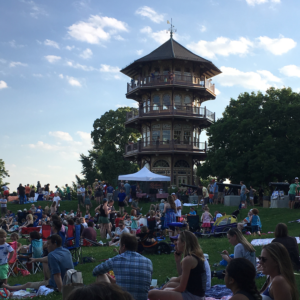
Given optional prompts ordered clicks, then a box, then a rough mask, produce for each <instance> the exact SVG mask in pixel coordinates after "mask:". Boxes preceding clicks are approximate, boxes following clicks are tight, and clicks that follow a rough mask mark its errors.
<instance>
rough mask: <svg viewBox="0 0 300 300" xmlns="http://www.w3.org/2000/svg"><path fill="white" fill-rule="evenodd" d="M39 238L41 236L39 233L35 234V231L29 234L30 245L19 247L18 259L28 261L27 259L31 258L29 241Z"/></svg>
mask: <svg viewBox="0 0 300 300" xmlns="http://www.w3.org/2000/svg"><path fill="white" fill-rule="evenodd" d="M40 238H41V235H40V233H39V232H37V231H32V232H30V234H29V238H28V241H29V242H30V245H24V246H22V247H20V249H19V255H18V258H22V259H27V260H29V258H30V257H32V246H31V241H32V240H39V239H40Z"/></svg>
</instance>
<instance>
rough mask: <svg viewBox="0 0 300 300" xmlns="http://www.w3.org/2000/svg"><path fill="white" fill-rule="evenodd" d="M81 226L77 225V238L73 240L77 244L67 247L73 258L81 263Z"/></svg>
mask: <svg viewBox="0 0 300 300" xmlns="http://www.w3.org/2000/svg"><path fill="white" fill-rule="evenodd" d="M80 229H81V226H80V225H75V237H74V238H73V239H74V241H75V243H74V245H72V246H70V247H66V248H67V249H68V250H69V251H70V252H71V254H72V258H73V260H74V261H75V262H77V263H79V262H81V260H82V249H81V245H80Z"/></svg>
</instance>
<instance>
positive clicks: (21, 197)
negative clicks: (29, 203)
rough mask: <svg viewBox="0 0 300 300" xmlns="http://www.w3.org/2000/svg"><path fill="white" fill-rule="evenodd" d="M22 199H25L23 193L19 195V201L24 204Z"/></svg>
mask: <svg viewBox="0 0 300 300" xmlns="http://www.w3.org/2000/svg"><path fill="white" fill-rule="evenodd" d="M24 200H25V199H24V195H19V201H20V202H19V203H20V204H24Z"/></svg>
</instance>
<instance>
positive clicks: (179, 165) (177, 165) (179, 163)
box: [174, 160, 190, 168]
mask: <svg viewBox="0 0 300 300" xmlns="http://www.w3.org/2000/svg"><path fill="white" fill-rule="evenodd" d="M174 167H175V168H189V167H190V165H189V164H188V163H187V162H186V161H185V160H178V161H177V162H176V163H175V165H174Z"/></svg>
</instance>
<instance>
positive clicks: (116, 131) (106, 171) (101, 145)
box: [80, 107, 140, 184]
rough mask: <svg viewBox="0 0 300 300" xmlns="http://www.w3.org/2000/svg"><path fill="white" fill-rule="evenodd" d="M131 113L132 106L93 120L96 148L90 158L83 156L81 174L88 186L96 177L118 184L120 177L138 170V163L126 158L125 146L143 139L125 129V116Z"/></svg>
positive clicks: (133, 131)
mask: <svg viewBox="0 0 300 300" xmlns="http://www.w3.org/2000/svg"><path fill="white" fill-rule="evenodd" d="M132 110H133V109H132V108H130V107H120V108H118V109H117V110H115V111H114V110H109V111H108V112H106V113H105V114H104V115H102V116H101V117H100V118H98V119H96V120H95V121H94V125H93V127H94V130H93V131H92V133H91V137H92V139H93V142H94V147H93V149H92V150H91V151H89V155H88V156H85V155H83V154H81V156H80V157H81V159H80V161H81V163H82V166H83V170H82V172H81V173H82V174H83V175H84V176H85V179H86V180H87V182H88V183H89V184H91V183H92V182H94V179H95V178H98V179H101V180H107V181H109V182H111V183H115V182H116V180H117V177H118V175H120V174H126V173H133V172H136V171H137V170H138V167H137V165H136V164H134V163H132V162H130V161H128V160H125V159H124V157H123V154H124V150H125V146H126V145H127V144H128V143H129V142H136V141H137V139H138V138H139V137H140V133H139V132H138V131H137V130H134V129H131V128H125V126H124V123H125V121H126V113H127V112H129V111H132Z"/></svg>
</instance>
